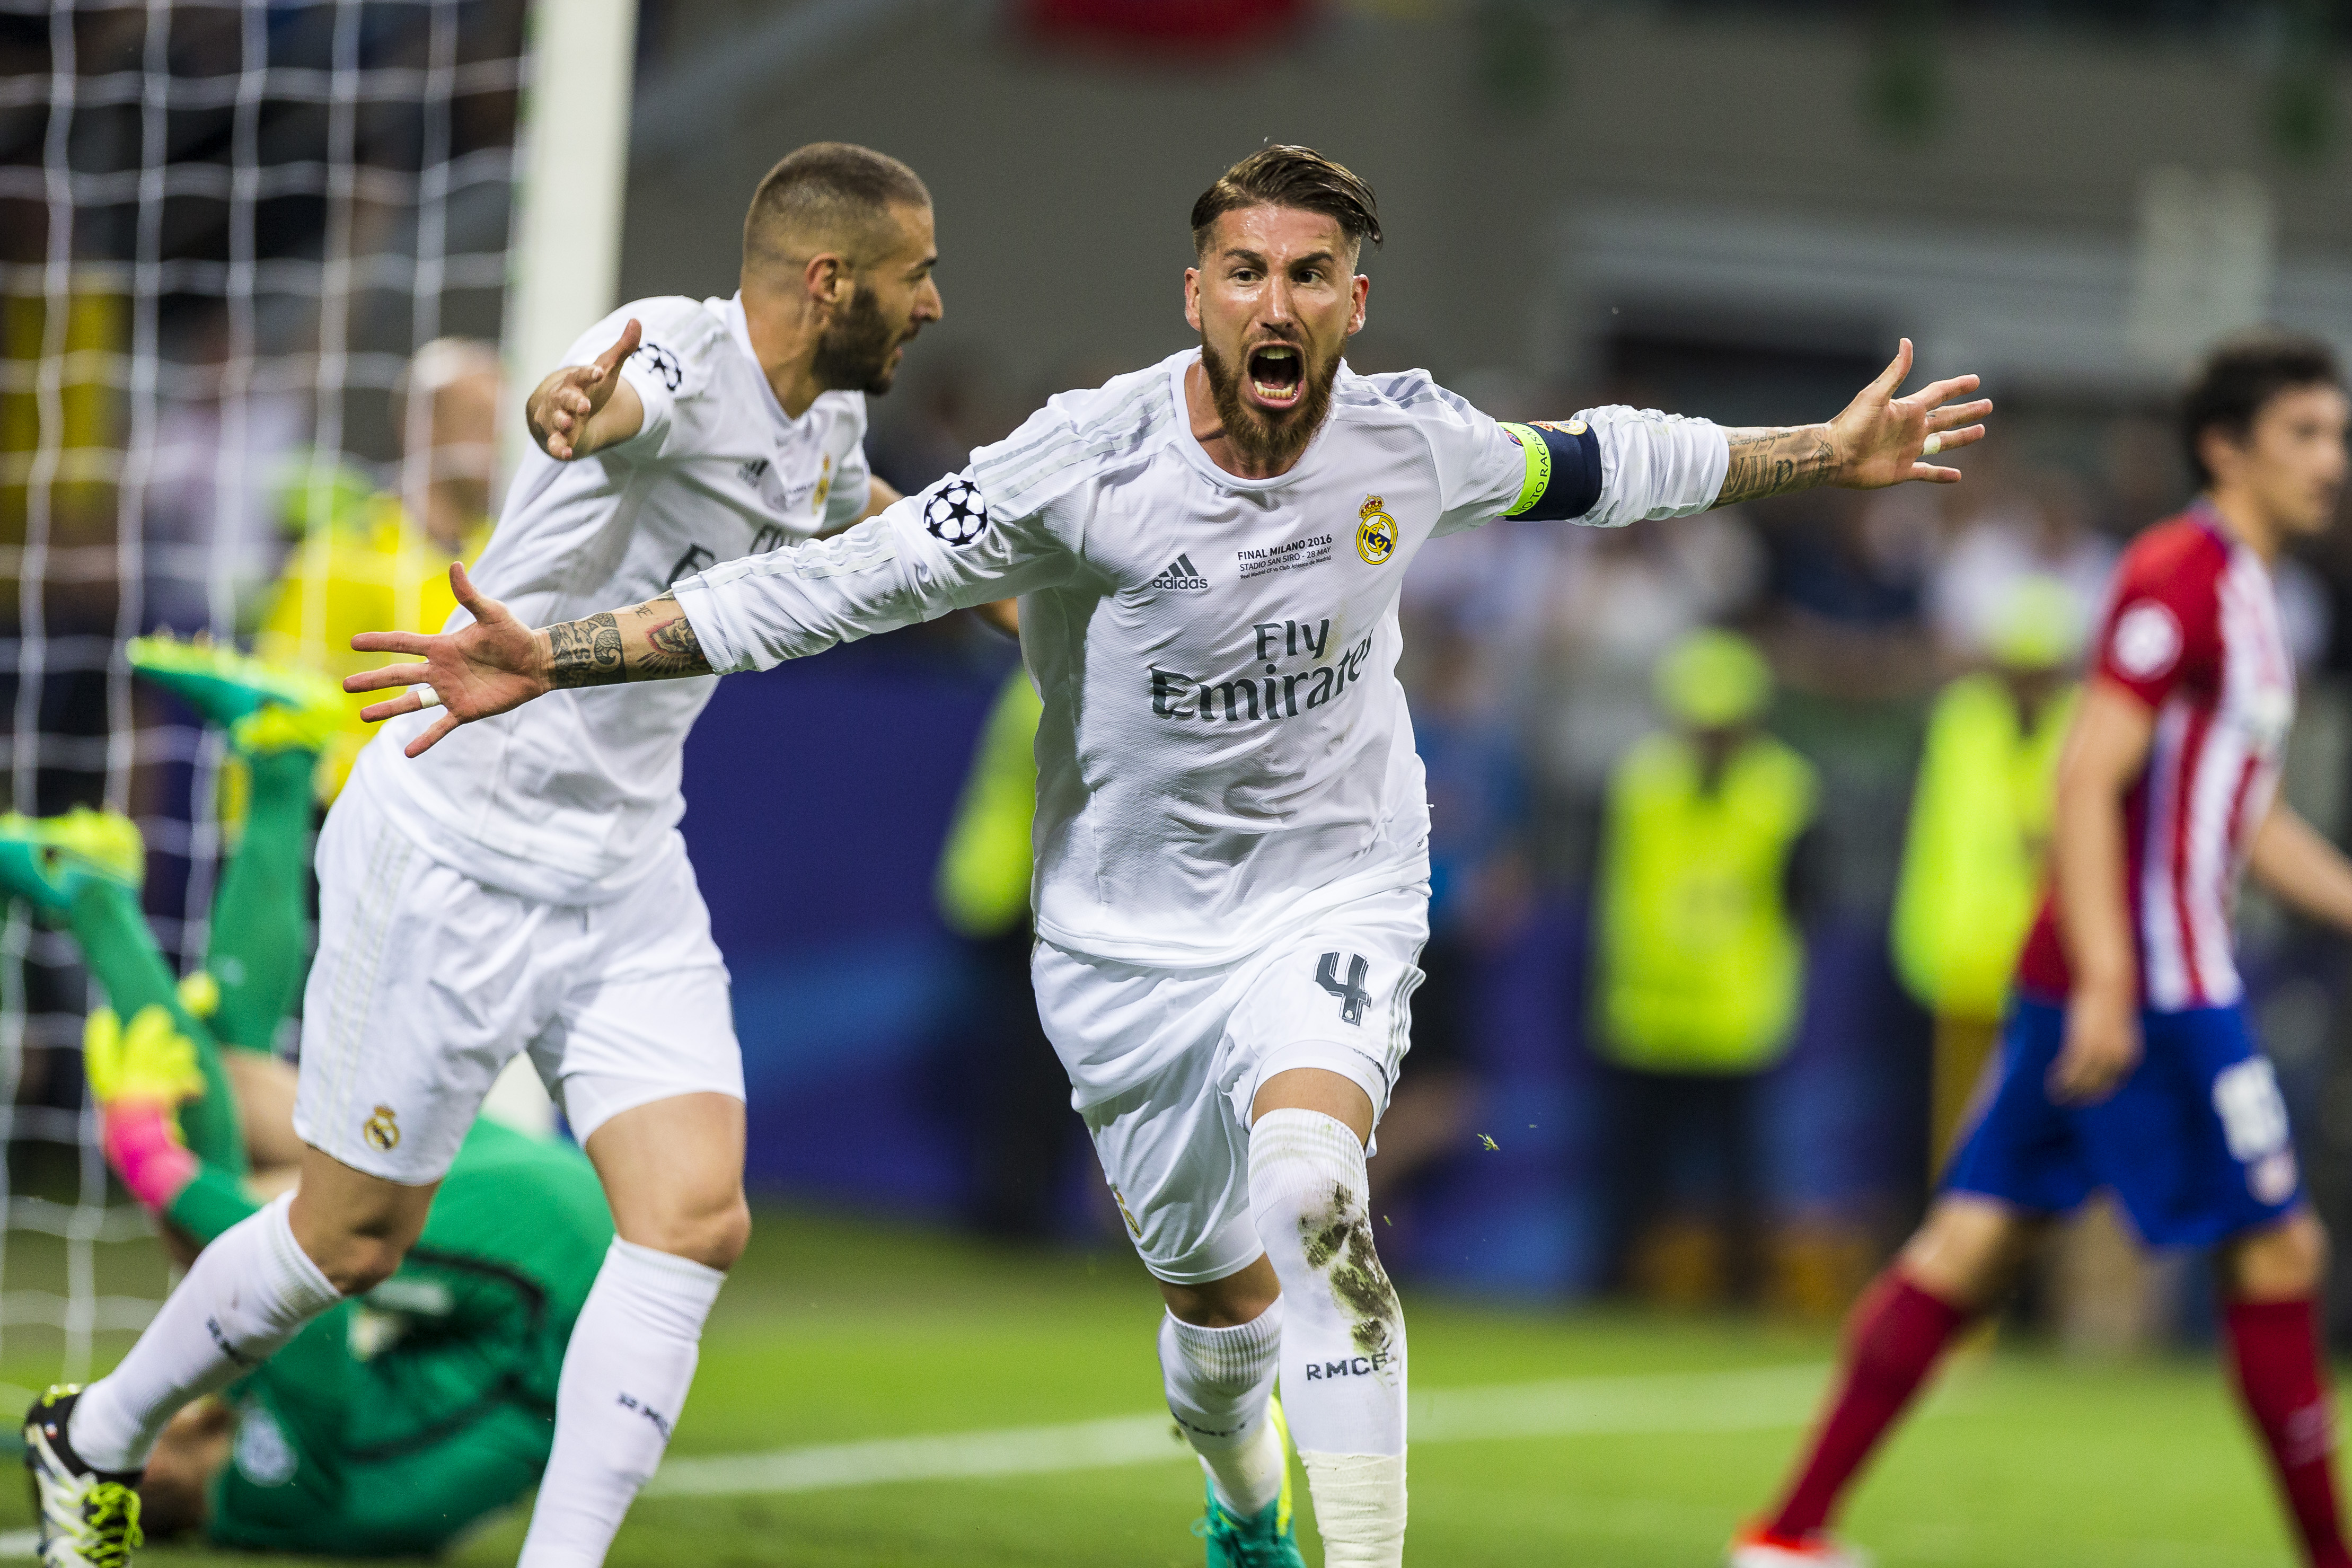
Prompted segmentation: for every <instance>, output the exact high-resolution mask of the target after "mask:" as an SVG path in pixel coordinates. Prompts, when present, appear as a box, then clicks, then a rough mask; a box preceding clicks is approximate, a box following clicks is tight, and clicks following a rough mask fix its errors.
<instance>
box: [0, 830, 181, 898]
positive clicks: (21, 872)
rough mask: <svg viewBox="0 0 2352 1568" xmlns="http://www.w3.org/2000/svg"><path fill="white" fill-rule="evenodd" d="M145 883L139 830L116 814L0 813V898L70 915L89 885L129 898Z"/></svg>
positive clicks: (144, 854)
mask: <svg viewBox="0 0 2352 1568" xmlns="http://www.w3.org/2000/svg"><path fill="white" fill-rule="evenodd" d="M146 877H147V846H146V844H145V842H144V841H143V840H142V839H141V838H140V837H139V827H138V825H137V824H135V823H133V822H132V821H131V819H130V818H129V817H127V816H123V815H122V814H121V812H116V811H92V810H90V809H89V807H87V806H76V807H75V808H74V809H73V810H71V811H68V812H67V813H66V814H65V815H64V816H18V815H17V814H16V812H13V811H10V812H0V893H13V894H15V895H16V897H18V898H20V899H25V900H29V901H30V902H31V903H32V904H33V905H34V907H35V908H37V909H42V910H47V911H48V912H50V913H51V914H58V915H63V914H69V913H71V912H72V910H73V907H74V898H75V895H76V894H78V893H79V892H80V890H81V889H82V885H83V884H84V883H86V882H89V881H90V880H92V879H96V880H100V881H106V882H112V883H113V884H115V885H116V886H117V887H120V888H123V889H128V890H129V891H131V892H134V893H135V892H137V891H138V890H139V885H140V883H142V882H143V881H144V880H146Z"/></svg>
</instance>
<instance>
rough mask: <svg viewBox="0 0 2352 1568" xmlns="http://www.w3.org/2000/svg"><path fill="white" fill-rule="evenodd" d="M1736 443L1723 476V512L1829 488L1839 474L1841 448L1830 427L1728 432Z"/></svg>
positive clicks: (1719, 497) (1718, 499)
mask: <svg viewBox="0 0 2352 1568" xmlns="http://www.w3.org/2000/svg"><path fill="white" fill-rule="evenodd" d="M1724 434H1725V435H1726V436H1727V437H1730V439H1731V467H1730V468H1728V469H1727V470H1726V472H1725V473H1724V476H1723V490H1722V493H1721V494H1719V495H1717V497H1716V498H1715V504H1716V505H1717V506H1729V505H1731V504H1732V503H1733V502H1734V501H1743V500H1757V499H1758V498H1759V497H1762V496H1777V495H1785V494H1787V493H1788V492H1789V491H1790V490H1801V489H1811V488H1812V487H1813V486H1815V485H1819V484H1825V483H1827V482H1828V481H1829V479H1830V478H1831V476H1832V474H1834V473H1835V472H1836V471H1837V448H1836V447H1833V446H1832V445H1831V444H1830V428H1829V426H1826V425H1791V426H1785V427H1783V428H1779V429H1769V428H1748V429H1741V430H1727V431H1725V432H1724Z"/></svg>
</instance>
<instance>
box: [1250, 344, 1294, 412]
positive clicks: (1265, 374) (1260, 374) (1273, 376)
mask: <svg viewBox="0 0 2352 1568" xmlns="http://www.w3.org/2000/svg"><path fill="white" fill-rule="evenodd" d="M1306 386H1307V359H1306V356H1305V355H1303V354H1301V353H1299V352H1298V350H1297V348H1295V347H1293V346H1292V345H1291V344H1289V343H1265V344H1262V345H1260V346H1259V347H1257V348H1254V349H1252V350H1251V351H1250V355H1249V388H1250V393H1251V395H1253V396H1255V398H1256V399H1257V401H1258V402H1259V403H1260V404H1262V405H1265V406H1266V407H1268V408H1291V407H1295V406H1296V405H1297V403H1298V396H1299V394H1300V393H1301V392H1303V391H1305V390H1306Z"/></svg>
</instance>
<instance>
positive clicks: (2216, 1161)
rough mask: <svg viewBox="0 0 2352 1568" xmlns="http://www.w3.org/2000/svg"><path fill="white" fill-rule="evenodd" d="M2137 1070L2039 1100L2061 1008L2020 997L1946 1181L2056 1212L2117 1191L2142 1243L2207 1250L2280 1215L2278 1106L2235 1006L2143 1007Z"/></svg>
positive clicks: (1962, 1189)
mask: <svg viewBox="0 0 2352 1568" xmlns="http://www.w3.org/2000/svg"><path fill="white" fill-rule="evenodd" d="M2139 1023H2140V1037H2141V1039H2142V1041H2143V1043H2144V1045H2145V1052H2144V1054H2143V1055H2142V1057H2141V1058H2140V1063H2139V1066H2138V1067H2137V1068H2134V1069H2133V1070H2132V1074H2131V1076H2130V1077H2129V1078H2126V1079H2124V1081H2123V1084H2122V1086H2121V1087H2120V1088H2118V1089H2116V1091H2115V1093H2113V1094H2112V1095H2110V1096H2108V1097H2107V1098H2106V1099H2105V1100H2101V1101H2100V1102H2099V1103H2098V1104H2096V1105H2059V1104H2055V1103H2053V1101H2052V1100H2051V1099H2050V1093H2049V1089H2048V1088H2047V1086H2046V1080H2047V1078H2048V1075H2049V1072H2050V1064H2051V1063H2052V1062H2053V1061H2054V1060H2056V1059H2057V1056H2058V1047H2059V1045H2060V1043H2061V1042H2062V1041H2063V1038H2064V1037H2065V1032H2066V1010H2065V1008H2064V1007H2063V1006H2060V1005H2053V1004H2051V1003H2048V1002H2037V1001H2033V1000H2032V999H2030V998H2026V997H2020V998H2018V999H2017V1000H2016V1001H2015V1002H2014V1003H2013V1004H2012V1005H2011V1010H2010V1016H2009V1023H2008V1026H2006V1027H2005V1028H2004V1029H2003V1030H2002V1032H2001V1041H2000V1081H1999V1083H1998V1085H1997V1086H1996V1087H1995V1089H1994V1090H1993V1093H1992V1097H1991V1100H1990V1102H1989V1103H1987V1104H1986V1105H1985V1106H1984V1109H1983V1110H1982V1111H1981V1112H1980V1113H1979V1116H1978V1119H1977V1122H1976V1125H1975V1126H1974V1127H1972V1128H1971V1129H1970V1130H1969V1135H1968V1138H1967V1141H1966V1142H1963V1143H1962V1144H1961V1145H1960V1148H1959V1152H1958V1153H1956V1154H1954V1155H1953V1156H1952V1163H1951V1166H1950V1169H1949V1170H1948V1172H1947V1173H1945V1177H1944V1190H1945V1191H1946V1192H1951V1193H1976V1194H1981V1195H1983V1196H1985V1197H1989V1198H1998V1199H2000V1201H2001V1202H2003V1203H2006V1204H2010V1205H2014V1206H2016V1207H2018V1208H2021V1209H2029V1210H2032V1211H2035V1212H2037V1213H2042V1214H2064V1213H2067V1212H2068V1211H2070V1210H2072V1209H2074V1208H2075V1207H2076V1206H2078V1205H2080V1204H2081V1203H2082V1202H2083V1200H2084V1199H2085V1198H2087V1197H2089V1196H2090V1195H2091V1194H2093V1193H2094V1192H2095V1191H2097V1190H2098V1189H2099V1188H2101V1187H2106V1188H2109V1189H2111V1190H2113V1191H2114V1193H2115V1194H2116V1197H2117V1198H2119V1199H2121V1200H2122V1202H2123V1205H2124V1207H2125V1209H2126V1211H2127V1212H2128V1213H2129V1214H2130V1215H2131V1217H2132V1223H2133V1225H2134V1226H2137V1228H2138V1230H2139V1234H2140V1238H2141V1239H2142V1240H2144V1241H2146V1242H2147V1244H2148V1245H2149V1246H2151V1247H2207V1246H2210V1245H2212V1244H2213V1243H2215V1242H2218V1241H2220V1240H2221V1239H2223V1238H2224V1237H2231V1236H2236V1235H2238V1234H2239V1233H2240V1232H2242V1231H2248V1230H2253V1229H2257V1228H2259V1227H2261V1226H2266V1225H2271V1224H2273V1223H2275V1222H2276V1221H2278V1220H2279V1219H2281V1218H2282V1217H2284V1215H2286V1214H2287V1212H2288V1211H2289V1210H2291V1209H2293V1208H2294V1206H2295V1205H2296V1204H2297V1203H2299V1202H2300V1201H2301V1200H2302V1197H2303V1183H2302V1179H2301V1176H2300V1174H2299V1173H2298V1172H2297V1170H2296V1167H2295V1159H2294V1142H2293V1141H2292V1139H2291V1137H2290V1135H2289V1132H2288V1128H2287V1119H2286V1105H2285V1102H2284V1100H2281V1099H2280V1098H2279V1090H2278V1079H2277V1078H2276V1077H2275V1076H2273V1073H2272V1071H2271V1064H2270V1059H2269V1058H2266V1057H2264V1056H2263V1054H2262V1053H2261V1052H2260V1051H2258V1050H2256V1049H2255V1048H2254V1041H2253V1036H2252V1034H2251V1033H2250V1032H2249V1031H2248V1029H2247V1027H2246V1017H2245V1013H2244V1010H2243V1009H2242V1008H2241V1007H2199V1008H2195V1009H2192V1010H2190V1011H2188V1012H2181V1013H2154V1012H2149V1011H2147V1010H2146V1009H2142V1010H2141V1013H2140V1016H2139Z"/></svg>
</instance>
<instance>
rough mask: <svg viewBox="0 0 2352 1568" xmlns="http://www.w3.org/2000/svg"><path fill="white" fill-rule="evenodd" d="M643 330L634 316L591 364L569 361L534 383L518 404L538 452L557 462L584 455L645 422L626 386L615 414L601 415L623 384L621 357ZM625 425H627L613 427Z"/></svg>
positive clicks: (626, 435)
mask: <svg viewBox="0 0 2352 1568" xmlns="http://www.w3.org/2000/svg"><path fill="white" fill-rule="evenodd" d="M643 336H644V333H643V331H642V330H641V329H640V328H639V327H638V325H637V323H636V321H635V320H634V319H633V320H631V321H630V322H629V324H628V325H626V326H625V327H623V328H622V329H621V338H620V341H619V342H616V343H614V345H613V346H612V347H611V348H609V349H606V350H605V351H604V353H602V354H600V355H599V356H597V359H596V362H595V363H593V364H568V365H565V366H564V367H563V368H562V370H559V371H557V372H556V373H555V374H552V375H551V376H549V377H548V378H547V379H546V380H545V381H542V382H541V383H540V384H539V385H538V387H537V388H536V389H534V390H533V391H532V393H531V395H530V400H529V401H528V402H526V403H525V404H524V405H523V416H524V417H525V419H527V420H528V421H529V423H530V438H531V439H532V440H534V441H536V442H538V443H539V448H540V450H541V451H542V452H545V453H546V454H547V455H548V456H549V457H551V458H554V459H555V460H556V461H557V462H559V463H568V462H570V461H572V459H573V458H584V457H586V456H587V455H588V454H589V453H591V452H593V451H595V450H596V449H597V448H599V447H609V446H611V445H612V444H613V443H614V442H615V441H625V440H627V439H628V438H629V437H631V436H634V435H635V434H636V433H637V430H638V427H639V426H642V425H643V423H644V421H645V408H644V405H642V404H639V403H638V402H637V396H636V393H635V390H634V389H626V390H627V395H626V396H625V398H624V399H623V402H624V405H625V406H624V407H623V408H621V409H616V410H615V411H614V414H615V417H614V418H611V419H601V418H600V417H599V416H602V415H603V414H604V410H605V408H606V406H607V405H610V404H611V403H612V401H613V395H614V391H615V390H616V389H625V384H624V383H623V382H622V380H621V362H622V361H623V360H625V359H627V358H628V357H629V356H630V355H631V354H633V353H636V352H637V344H638V342H640V341H641V339H642V338H643ZM614 426H626V428H615V427H614Z"/></svg>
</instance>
